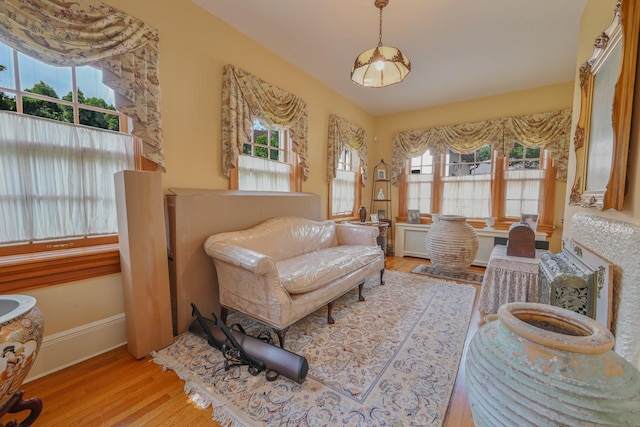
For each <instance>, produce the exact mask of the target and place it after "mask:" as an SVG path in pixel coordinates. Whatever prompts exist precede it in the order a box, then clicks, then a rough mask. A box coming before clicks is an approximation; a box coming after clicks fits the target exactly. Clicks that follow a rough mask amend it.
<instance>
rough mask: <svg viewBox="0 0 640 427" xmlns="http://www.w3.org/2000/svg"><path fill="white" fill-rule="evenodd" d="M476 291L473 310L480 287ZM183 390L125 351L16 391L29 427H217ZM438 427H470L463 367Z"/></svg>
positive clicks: (400, 263)
mask: <svg viewBox="0 0 640 427" xmlns="http://www.w3.org/2000/svg"><path fill="white" fill-rule="evenodd" d="M424 262H428V261H425V260H422V259H417V258H398V257H387V269H390V270H397V271H404V272H409V271H411V270H412V269H413V268H414V267H415V266H416V265H417V264H418V263H424ZM479 270H481V271H482V270H483V269H482V268H479ZM476 289H477V292H476V302H475V306H477V302H478V296H479V294H480V287H479V286H476ZM481 324H482V316H481V313H479V312H478V311H477V310H475V309H474V313H473V316H472V318H471V323H470V325H469V332H468V334H467V343H468V342H469V339H470V337H472V336H473V334H475V332H476V331H477V330H478V327H479V326H480V325H481ZM465 351H466V345H465ZM463 358H464V356H463ZM183 387H184V383H183V382H182V381H181V380H180V379H179V378H178V377H177V376H176V374H175V373H174V372H173V371H166V372H163V371H162V368H161V367H160V366H158V365H156V364H155V363H153V361H152V360H151V358H149V357H147V358H144V359H141V360H136V359H135V358H133V356H131V354H129V352H128V351H127V349H126V347H121V348H117V349H115V350H112V351H109V352H107V353H105V354H102V355H100V356H97V357H94V358H92V359H90V360H87V361H85V362H82V363H80V364H77V365H74V366H71V367H69V368H66V369H64V370H62V371H59V372H56V373H53V374H51V375H48V376H46V377H44V378H40V379H38V380H35V381H32V382H29V383H26V384H23V386H22V390H24V392H25V395H24V398H25V399H28V398H31V397H38V398H40V399H42V401H43V404H44V408H43V411H42V414H41V415H40V417H39V418H38V420H37V421H36V422H35V424H34V425H35V426H37V427H44V426H64V427H71V426H82V427H90V426H109V427H111V426H190V427H193V426H212V425H213V426H216V425H219V424H217V423H214V422H213V421H212V420H211V409H210V408H207V409H201V408H199V407H197V406H196V405H195V404H194V403H193V402H191V401H190V400H189V398H188V397H187V395H186V394H185V393H184V389H183ZM24 416H25V414H8V415H5V416H3V417H2V418H0V425H5V424H6V423H7V422H8V421H9V420H11V419H16V418H18V419H22V418H24ZM444 425H445V426H447V427H473V426H474V423H473V419H472V417H471V409H470V406H469V402H468V399H467V391H466V385H465V381H464V363H461V364H460V370H459V372H458V377H457V380H456V384H455V387H454V390H453V395H452V398H451V402H450V404H449V409H448V410H447V415H446V418H445V423H444Z"/></svg>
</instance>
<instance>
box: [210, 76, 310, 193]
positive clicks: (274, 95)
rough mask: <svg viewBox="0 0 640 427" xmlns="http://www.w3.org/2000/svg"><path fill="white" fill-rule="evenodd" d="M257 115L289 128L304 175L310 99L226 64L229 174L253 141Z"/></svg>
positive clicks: (224, 153)
mask: <svg viewBox="0 0 640 427" xmlns="http://www.w3.org/2000/svg"><path fill="white" fill-rule="evenodd" d="M254 118H257V119H259V120H260V121H262V122H264V123H266V124H267V125H269V126H275V127H278V128H281V129H285V128H286V129H289V135H290V137H291V141H292V150H293V152H294V153H296V154H297V155H298V163H299V165H300V167H301V168H302V172H303V179H304V180H305V181H306V180H307V178H308V177H309V165H308V163H307V103H306V102H305V101H303V100H302V99H300V98H298V97H297V96H295V95H292V94H290V93H288V92H285V91H284V90H282V89H280V88H277V87H275V86H272V85H271V84H269V83H267V82H265V81H264V80H261V79H259V78H258V77H256V76H254V75H253V74H251V73H249V72H247V71H244V70H242V69H240V68H236V67H234V66H233V65H226V66H225V67H224V75H223V81H222V162H223V163H222V170H223V172H224V174H225V175H226V176H227V177H228V176H229V174H230V172H231V169H233V168H235V167H236V162H237V159H238V156H239V155H240V154H241V153H242V147H243V145H244V144H245V143H248V142H249V138H250V135H251V128H252V121H253V119H254Z"/></svg>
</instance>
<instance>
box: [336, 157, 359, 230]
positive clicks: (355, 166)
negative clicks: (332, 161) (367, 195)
mask: <svg viewBox="0 0 640 427" xmlns="http://www.w3.org/2000/svg"><path fill="white" fill-rule="evenodd" d="M347 153H348V154H349V155H348V156H347ZM347 157H349V161H347V159H346V158H347ZM347 164H348V165H349V169H344V168H345V165H347ZM338 169H339V170H348V171H351V172H355V178H354V182H355V188H354V192H355V194H354V203H353V211H352V212H348V213H345V214H340V215H334V214H333V181H331V182H330V183H329V200H328V208H329V216H328V217H329V219H332V220H335V221H351V220H356V219H358V209H359V208H360V206H362V165H361V164H360V157H358V152H357V151H356V150H353V149H351V148H345V149H344V151H343V152H342V153H340V159H338ZM358 184H360V185H358Z"/></svg>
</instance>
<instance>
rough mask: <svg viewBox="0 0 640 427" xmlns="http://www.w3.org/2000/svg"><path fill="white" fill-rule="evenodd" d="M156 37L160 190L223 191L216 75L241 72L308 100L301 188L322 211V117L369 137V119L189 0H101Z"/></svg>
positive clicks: (219, 86)
mask: <svg viewBox="0 0 640 427" xmlns="http://www.w3.org/2000/svg"><path fill="white" fill-rule="evenodd" d="M107 3H109V4H111V5H113V6H115V7H117V8H119V9H121V10H124V11H126V12H128V13H130V14H131V15H133V16H136V17H138V18H140V19H142V20H144V21H145V22H146V23H147V24H149V25H151V26H154V27H155V28H157V29H158V30H159V32H160V81H161V91H162V93H161V96H162V100H161V102H162V104H161V105H162V123H163V133H164V140H165V149H166V153H165V154H166V163H167V170H166V173H165V174H164V180H163V185H164V188H165V189H166V188H168V187H187V188H189V187H200V188H203V187H204V188H214V189H226V188H228V181H227V179H226V177H225V176H224V175H223V174H222V169H221V162H222V161H221V146H220V121H221V113H220V111H221V94H222V71H223V67H224V66H225V65H226V64H233V65H235V66H238V67H240V68H243V69H245V70H247V71H249V72H251V73H253V74H255V75H256V76H258V77H260V78H262V79H264V80H266V81H268V82H269V83H271V84H273V85H275V86H277V87H280V88H282V89H284V90H286V91H289V92H291V93H293V94H295V95H297V96H299V97H301V98H302V99H304V100H305V101H306V102H307V106H308V115H309V124H308V129H309V166H310V177H309V179H308V180H307V181H306V182H304V183H303V188H302V190H303V191H306V192H311V193H316V194H320V195H321V196H322V199H323V214H324V215H326V212H327V209H328V207H327V195H328V187H327V183H326V178H325V177H326V158H327V156H326V154H327V152H326V151H327V150H326V146H327V125H328V118H329V114H337V115H340V116H342V117H344V118H345V119H347V120H349V121H351V122H353V123H356V124H358V125H360V126H362V127H363V128H365V129H366V130H367V131H368V132H369V134H372V133H373V129H374V118H373V117H372V116H370V115H369V114H368V113H366V112H365V111H364V110H362V109H361V108H359V107H357V106H355V104H353V103H351V102H350V101H347V100H346V99H345V98H343V97H342V96H341V95H339V94H338V93H337V92H335V91H334V90H333V89H331V88H330V87H328V86H326V85H324V84H322V83H320V82H319V81H318V80H316V79H314V78H312V77H311V76H309V75H308V74H306V73H305V72H303V71H302V70H300V69H299V68H297V67H295V66H293V65H292V64H291V63H289V62H287V61H285V60H284V59H282V58H281V57H279V56H277V55H276V54H274V53H273V52H271V51H269V50H267V49H266V48H264V47H263V46H262V45H260V44H259V43H257V42H255V41H253V40H251V39H249V38H248V37H246V36H245V35H243V34H242V33H239V32H238V31H236V30H235V29H233V28H231V27H230V26H228V25H227V24H225V23H223V22H222V21H220V20H219V19H218V18H216V17H214V16H213V15H211V14H210V13H208V12H206V11H205V10H203V9H201V8H200V7H198V6H197V5H195V4H194V3H192V2H191V1H190V0H179V1H172V2H168V1H167V2H158V1H154V0H107Z"/></svg>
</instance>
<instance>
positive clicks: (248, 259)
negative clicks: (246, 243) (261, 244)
mask: <svg viewBox="0 0 640 427" xmlns="http://www.w3.org/2000/svg"><path fill="white" fill-rule="evenodd" d="M204 251H205V252H206V253H207V255H209V256H210V257H211V258H213V259H217V260H219V261H222V262H226V263H228V264H231V265H234V266H236V267H240V268H242V269H244V270H248V271H250V272H252V273H254V274H258V275H263V274H267V273H270V272H273V271H274V270H276V265H275V261H274V260H273V258H271V257H270V256H267V255H264V254H262V253H260V252H256V251H254V250H251V249H247V248H243V247H242V246H237V245H233V244H231V243H225V242H216V243H209V242H205V245H204Z"/></svg>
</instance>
